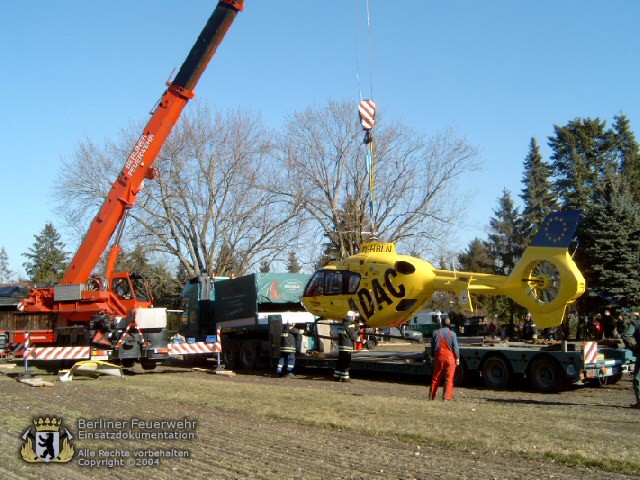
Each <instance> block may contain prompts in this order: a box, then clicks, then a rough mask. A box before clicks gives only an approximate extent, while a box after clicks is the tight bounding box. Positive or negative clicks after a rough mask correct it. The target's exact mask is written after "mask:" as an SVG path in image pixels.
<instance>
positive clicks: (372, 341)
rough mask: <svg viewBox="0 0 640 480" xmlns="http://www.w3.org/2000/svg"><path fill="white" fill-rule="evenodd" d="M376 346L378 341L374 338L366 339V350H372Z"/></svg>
mask: <svg viewBox="0 0 640 480" xmlns="http://www.w3.org/2000/svg"><path fill="white" fill-rule="evenodd" d="M377 346H378V339H377V338H376V337H369V338H367V349H368V350H373V349H375V348H376V347H377Z"/></svg>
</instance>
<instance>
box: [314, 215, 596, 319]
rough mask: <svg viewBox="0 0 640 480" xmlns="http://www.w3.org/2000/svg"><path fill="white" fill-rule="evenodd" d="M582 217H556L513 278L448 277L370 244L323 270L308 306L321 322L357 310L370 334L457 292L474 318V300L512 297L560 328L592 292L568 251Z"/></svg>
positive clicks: (467, 274)
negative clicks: (439, 294)
mask: <svg viewBox="0 0 640 480" xmlns="http://www.w3.org/2000/svg"><path fill="white" fill-rule="evenodd" d="M579 216H580V212H579V211H576V210H570V211H563V212H553V213H551V214H550V215H549V216H548V217H547V218H546V219H545V220H544V222H543V223H542V226H541V227H540V230H539V231H538V233H537V235H536V237H535V238H534V239H533V242H532V243H531V245H530V246H529V247H527V249H526V250H525V252H524V254H523V255H522V258H521V259H520V261H519V262H518V264H517V265H516V266H515V268H514V269H513V271H512V272H511V274H510V275H509V276H503V275H492V274H487V273H474V272H463V271H451V270H440V269H437V268H435V267H434V266H433V265H432V264H431V263H429V262H427V261H424V260H421V259H419V258H415V257H410V256H407V255H398V254H397V253H396V246H395V244H393V243H375V242H374V243H365V244H363V245H362V247H361V249H360V253H358V254H356V255H352V256H351V257H349V258H347V259H346V260H343V261H336V262H331V263H330V264H328V265H327V266H326V267H324V268H322V269H321V270H318V271H316V272H315V273H314V275H313V276H312V277H311V279H310V280H309V283H308V284H307V286H306V287H305V291H304V295H303V299H302V301H303V304H304V306H305V308H306V309H307V310H308V311H309V312H311V313H313V314H314V315H317V316H319V317H322V318H325V319H341V318H342V317H343V316H344V315H345V313H346V312H347V311H349V310H353V311H356V312H359V314H360V317H361V318H362V319H363V320H364V322H365V324H366V326H367V327H370V328H382V327H393V326H397V325H400V324H402V323H404V322H406V321H408V320H409V319H411V318H412V317H413V315H414V314H415V312H416V311H418V310H419V309H421V308H422V306H423V305H424V304H425V303H426V302H427V301H428V300H429V299H430V298H431V296H432V295H433V293H434V292H436V291H439V290H444V291H450V292H455V293H456V295H457V297H458V300H459V303H460V304H461V305H464V306H465V307H466V308H468V309H469V311H473V304H472V299H471V294H472V293H475V294H482V295H505V296H507V297H509V298H511V299H513V300H514V301H515V302H516V303H518V304H520V305H522V306H523V307H524V308H526V309H527V310H528V311H529V312H530V313H531V315H532V317H533V320H534V321H535V323H536V325H537V326H538V327H540V328H551V327H555V326H558V325H560V324H561V323H562V320H563V318H564V314H565V309H566V307H567V305H568V304H570V303H572V302H574V301H575V300H576V299H577V298H578V297H579V296H580V295H582V294H583V293H584V291H585V281H584V277H583V276H582V274H581V273H580V270H578V267H577V266H576V264H575V263H574V261H573V259H572V258H571V255H569V251H568V248H569V246H570V244H571V243H572V241H573V238H574V234H575V230H576V227H577V224H578V218H579Z"/></svg>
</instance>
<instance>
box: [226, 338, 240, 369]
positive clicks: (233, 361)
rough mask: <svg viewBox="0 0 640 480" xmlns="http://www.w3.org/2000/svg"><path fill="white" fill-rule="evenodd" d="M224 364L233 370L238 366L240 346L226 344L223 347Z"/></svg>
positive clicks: (231, 343) (232, 343)
mask: <svg viewBox="0 0 640 480" xmlns="http://www.w3.org/2000/svg"><path fill="white" fill-rule="evenodd" d="M222 363H224V366H225V368H228V369H229V370H232V369H234V368H236V367H237V366H238V344H237V343H235V342H230V341H228V342H225V343H224V344H223V345H222Z"/></svg>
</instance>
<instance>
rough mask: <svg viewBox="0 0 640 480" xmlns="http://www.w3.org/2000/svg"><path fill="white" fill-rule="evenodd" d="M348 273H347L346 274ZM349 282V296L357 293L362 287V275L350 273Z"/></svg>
mask: <svg viewBox="0 0 640 480" xmlns="http://www.w3.org/2000/svg"><path fill="white" fill-rule="evenodd" d="M345 273H346V272H345ZM348 273H349V276H348V277H347V278H348V279H349V282H348V283H347V292H346V293H349V294H353V293H356V292H357V291H358V287H359V286H360V274H359V273H354V272H348Z"/></svg>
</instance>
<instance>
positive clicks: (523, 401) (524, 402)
mask: <svg viewBox="0 0 640 480" xmlns="http://www.w3.org/2000/svg"><path fill="white" fill-rule="evenodd" d="M485 400H486V401H487V402H493V403H508V404H521V405H548V406H567V407H598V408H616V409H618V408H631V407H627V406H626V405H601V404H593V403H576V402H553V401H549V400H535V399H513V398H485Z"/></svg>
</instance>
